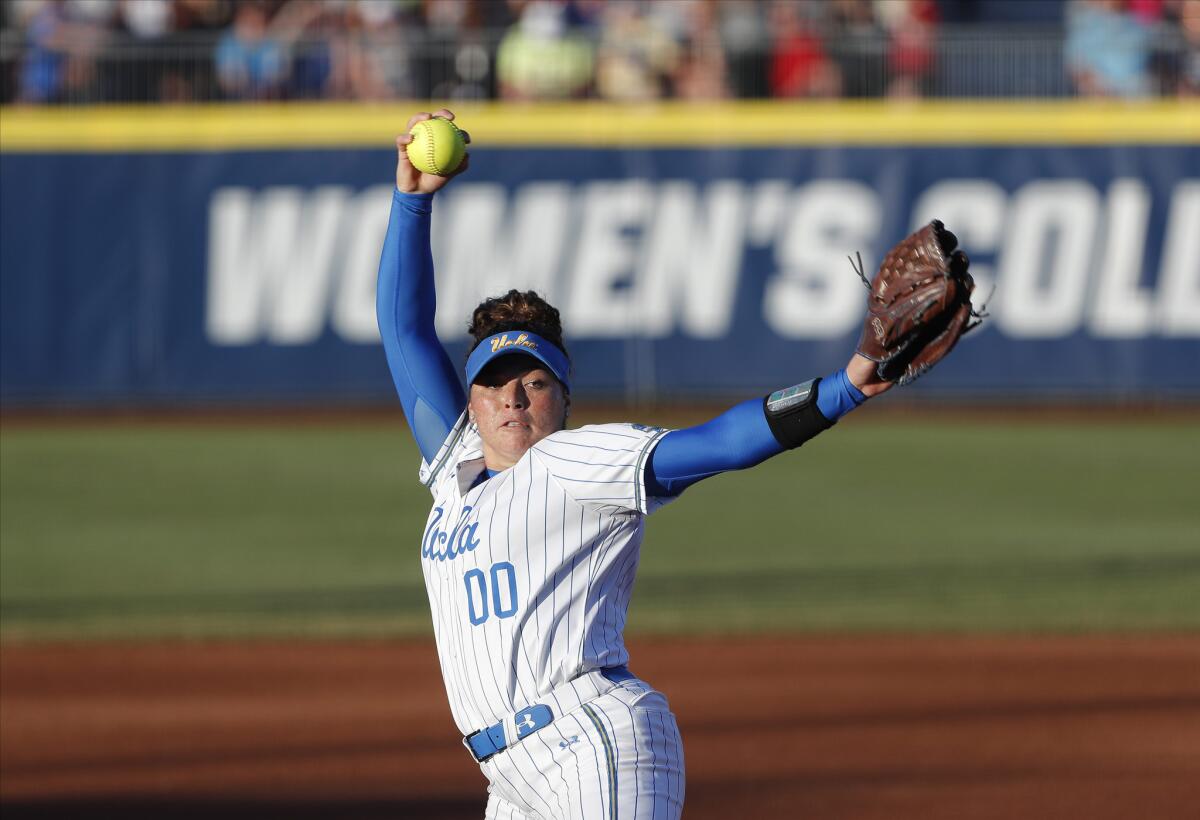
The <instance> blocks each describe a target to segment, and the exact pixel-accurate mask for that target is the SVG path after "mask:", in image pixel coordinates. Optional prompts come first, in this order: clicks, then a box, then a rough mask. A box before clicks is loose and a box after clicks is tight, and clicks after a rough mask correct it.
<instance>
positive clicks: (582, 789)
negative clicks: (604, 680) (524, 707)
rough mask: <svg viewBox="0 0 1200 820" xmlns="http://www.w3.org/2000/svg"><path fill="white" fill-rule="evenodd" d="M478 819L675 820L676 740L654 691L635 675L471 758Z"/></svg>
mask: <svg viewBox="0 0 1200 820" xmlns="http://www.w3.org/2000/svg"><path fill="white" fill-rule="evenodd" d="M479 766H480V768H481V769H483V773H484V775H485V776H486V777H487V779H488V781H489V783H490V785H489V786H488V794H489V796H488V804H487V812H486V813H485V815H484V817H485V818H486V820H510V819H511V818H521V820H526V818H529V819H530V820H532V818H537V820H558V818H570V820H616V818H620V820H635V819H636V820H642V818H645V820H677V819H678V818H679V816H680V814H681V813H682V811H683V791H684V774H683V770H684V766H683V741H682V740H681V739H680V737H679V728H678V726H676V724H675V716H674V715H673V714H671V710H670V707H669V706H668V705H667V699H666V698H665V697H663V695H662V693H661V692H659V691H657V690H656V689H654V688H653V687H651V686H650V685H649V684H647V683H645V682H644V681H641V680H638V679H636V678H634V679H631V680H626V681H623V682H622V683H619V684H617V686H616V687H615V688H614V689H612V690H611V691H609V692H608V693H606V694H604V695H601V696H600V697H597V698H594V699H592V700H590V701H588V702H587V703H585V704H583V705H582V706H580V707H579V708H577V709H575V710H573V711H571V712H568V713H567V714H565V715H563V716H561V717H559V718H558V719H557V720H555V721H554V722H553V723H551V724H549V725H548V726H546V727H545V728H543V729H542V730H540V731H538V732H535V733H534V734H532V735H530V736H529V737H527V738H525V739H524V740H522V741H521V742H520V743H517V744H515V745H514V746H511V747H509V748H508V749H506V750H505V751H503V752H501V753H499V754H497V755H495V756H494V757H492V758H490V759H488V760H486V761H484V762H483V763H481V764H479Z"/></svg>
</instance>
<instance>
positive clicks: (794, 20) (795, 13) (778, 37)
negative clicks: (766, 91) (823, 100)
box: [768, 0, 842, 97]
mask: <svg viewBox="0 0 1200 820" xmlns="http://www.w3.org/2000/svg"><path fill="white" fill-rule="evenodd" d="M823 11H824V7H823V6H815V5H808V4H805V5H799V4H796V3H792V2H789V0H775V1H774V2H772V3H771V7H770V12H769V17H768V20H769V23H770V31H771V35H772V37H773V41H772V43H771V64H770V75H769V76H770V88H771V96H772V97H836V96H837V95H838V94H839V93H841V87H842V81H841V74H840V73H839V71H838V68H837V66H836V65H834V63H833V61H832V60H830V59H829V55H828V54H827V53H826V51H825V43H824V39H823V38H822V36H821V32H820V31H819V28H818V20H817V19H814V18H815V16H816V15H819V14H821V13H823Z"/></svg>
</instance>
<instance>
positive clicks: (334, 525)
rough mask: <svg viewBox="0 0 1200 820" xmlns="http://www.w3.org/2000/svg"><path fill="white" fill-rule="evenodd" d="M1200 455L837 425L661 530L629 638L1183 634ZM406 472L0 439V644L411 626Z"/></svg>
mask: <svg viewBox="0 0 1200 820" xmlns="http://www.w3.org/2000/svg"><path fill="white" fill-rule="evenodd" d="M942 448H945V449H946V452H947V455H948V456H950V457H952V458H953V461H948V460H947V458H946V457H945V456H935V453H936V452H937V451H938V450H939V449H942ZM1198 452H1200V425H1197V424H1195V423H1189V422H1184V421H1179V420H1175V421H1172V422H1168V423H1156V422H1152V421H1130V422H1120V421H1113V422H1111V423H1099V422H1087V423H1071V422H1065V421H1060V422H1034V421H1030V420H1023V421H1019V422H1012V423H998V422H992V421H987V422H985V421H982V420H979V421H969V420H968V421H956V422H955V423H953V424H950V425H944V424H940V423H939V422H935V421H929V420H926V421H922V422H915V421H908V420H888V419H886V418H882V419H880V418H870V419H862V420H860V419H848V420H847V422H844V423H843V424H841V425H839V427H838V429H837V430H835V431H832V432H831V433H829V434H827V435H825V436H823V437H821V438H819V439H817V440H815V441H813V442H811V443H810V444H808V445H806V446H805V447H804V448H803V450H801V451H798V452H795V453H789V454H786V455H784V456H781V457H779V458H776V459H774V460H772V461H770V462H768V463H767V464H764V465H762V466H761V467H758V468H756V469H755V470H752V471H749V472H745V473H740V474H734V475H726V476H720V477H718V478H715V479H712V480H710V481H707V482H705V483H703V484H701V485H698V486H696V487H694V488H692V489H691V490H689V491H688V492H687V493H685V494H684V496H683V497H682V498H681V499H680V500H678V501H677V502H675V503H674V504H673V505H671V506H669V507H667V508H665V509H664V510H662V511H661V512H659V513H657V514H656V515H654V516H653V517H652V518H651V519H650V521H649V523H648V534H647V539H646V543H645V545H644V547H643V558H642V569H641V572H640V574H639V579H638V584H637V588H636V591H635V596H634V602H633V607H632V611H631V623H630V628H631V630H632V631H680V632H683V631H762V630H775V631H783V630H786V631H794V630H826V631H853V630H871V631H877V630H922V631H928V630H934V631H941V630H951V631H972V630H986V631H1123V630H1154V629H1163V630H1180V629H1195V628H1197V627H1200V504H1197V502H1196V500H1195V492H1196V491H1195V485H1196V468H1195V464H1194V458H1195V454H1196V453H1198ZM416 468H417V456H416V449H415V447H414V446H413V445H412V444H411V442H410V440H409V438H408V434H407V430H406V429H405V428H404V427H403V426H400V425H389V424H384V423H382V422H378V421H376V422H370V423H361V424H355V423H351V422H349V421H343V422H331V423H330V424H328V425H325V426H316V425H311V426H306V425H282V426H278V427H274V428H272V427H269V426H266V425H263V424H253V423H246V424H240V425H239V424H225V425H219V426H218V425H204V424H200V423H197V424H194V425H188V424H182V423H177V424H151V425H141V426H138V425H135V424H132V423H130V424H109V425H103V426H95V427H85V426H81V425H80V426H75V425H73V426H45V427H39V426H29V425H11V424H10V425H5V426H4V427H3V428H0V504H2V509H0V630H2V631H0V635H2V636H3V637H4V638H6V639H20V638H41V637H46V638H50V637H86V636H100V635H103V636H119V637H151V636H172V637H179V636H186V637H215V636H256V635H384V634H386V635H393V634H406V633H409V634H414V633H415V634H427V629H428V623H429V621H428V610H427V605H426V602H425V597H424V590H423V586H422V583H421V575H420V566H419V563H418V547H417V545H418V541H419V538H420V533H421V531H422V529H423V525H424V520H425V516H426V514H427V512H428V504H429V497H428V494H427V493H426V491H425V490H424V489H423V488H422V487H421V486H420V485H418V484H417V482H416Z"/></svg>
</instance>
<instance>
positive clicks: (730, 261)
mask: <svg viewBox="0 0 1200 820" xmlns="http://www.w3.org/2000/svg"><path fill="white" fill-rule="evenodd" d="M410 108H411V106H389V107H375V108H363V107H353V106H334V105H317V106H259V107H253V108H250V107H222V106H209V107H203V108H169V107H165V108H155V109H119V108H118V109H96V110H87V109H59V110H49V111H44V110H43V111H39V110H15V109H4V110H3V111H2V112H0V334H2V336H0V338H2V359H0V365H2V367H0V399H2V400H3V402H4V404H5V405H6V406H19V405H39V404H58V403H71V404H90V403H122V404H129V403H164V402H165V403H190V402H197V401H220V402H225V401H270V402H278V401H285V402H287V401H297V402H329V401H338V402H360V401H375V400H380V401H387V400H390V397H391V385H390V381H389V379H388V375H387V371H386V367H385V363H384V359H383V355H382V351H381V350H380V347H379V340H378V334H377V331H376V328H375V313H374V277H375V269H376V266H377V264H378V254H379V247H380V244H381V239H382V235H383V232H384V230H385V227H386V221H387V215H388V204H389V198H390V195H391V182H390V180H391V175H392V169H393V164H394V154H393V151H392V149H391V147H390V145H391V140H392V137H393V135H394V133H395V132H396V130H397V129H398V127H399V126H400V125H402V123H403V121H404V120H405V119H406V116H407V113H408V111H409V109H410ZM459 118H460V122H461V123H462V124H463V125H464V127H466V128H467V129H468V130H470V131H471V132H472V134H473V136H474V144H473V148H472V164H471V170H470V173H469V174H468V175H466V176H464V177H462V178H461V179H459V180H457V181H456V182H455V183H454V184H453V185H452V186H451V187H450V188H449V189H447V192H446V193H445V194H442V195H439V197H438V201H437V204H436V206H435V225H434V233H435V235H434V253H435V259H436V260H437V264H438V278H439V281H438V288H439V309H438V315H437V325H438V329H439V332H440V333H441V334H442V337H443V339H444V340H445V341H446V342H447V343H448V344H449V346H450V347H451V348H452V354H453V355H455V356H462V355H463V354H465V350H466V348H465V341H464V339H465V332H464V328H465V322H466V319H467V317H468V316H469V313H470V308H471V307H472V306H473V305H474V304H475V303H476V302H477V301H478V300H479V299H480V298H482V297H483V296H485V295H491V294H494V293H496V292H500V291H503V290H505V289H507V288H509V287H522V288H523V287H533V288H536V289H537V290H539V291H541V292H544V293H545V294H546V295H548V296H549V298H550V299H551V300H552V301H553V302H555V303H556V304H558V305H559V306H560V308H561V309H562V311H563V315H564V322H565V325H566V328H567V334H568V344H569V345H570V348H571V351H572V353H573V355H574V357H575V362H576V370H577V379H576V385H577V390H578V392H579V393H581V394H585V395H591V396H606V397H630V398H634V397H651V396H680V395H699V394H713V395H729V394H739V393H748V392H754V391H763V390H766V389H767V388H771V387H777V386H779V385H782V384H787V383H791V382H794V381H797V380H799V379H802V378H808V377H810V376H812V375H820V374H824V373H827V372H829V371H831V370H833V369H835V368H836V367H838V366H840V365H841V364H843V363H844V361H845V359H846V358H847V356H848V354H849V351H850V350H851V349H852V347H853V343H854V340H855V338H856V336H857V329H858V325H859V322H860V320H861V319H860V317H861V315H862V311H863V304H864V294H865V291H864V290H863V289H862V286H861V284H860V282H859V281H858V278H857V277H856V276H855V274H854V273H853V272H852V270H851V267H850V264H849V263H848V261H847V259H846V256H847V254H848V253H852V252H854V251H861V253H862V257H863V261H864V262H865V263H866V265H867V266H868V268H873V267H874V266H875V265H877V264H878V261H879V259H880V258H881V257H882V254H883V253H884V252H885V251H886V249H887V248H888V247H889V246H890V245H891V244H892V243H893V242H895V241H896V240H898V239H899V238H900V237H902V236H903V235H904V234H906V233H907V232H908V231H910V230H912V229H913V228H914V227H916V226H918V225H920V224H921V223H923V222H924V221H926V220H927V219H929V218H931V217H933V216H937V217H939V218H941V219H943V220H944V221H945V222H946V223H947V225H948V226H949V227H950V228H951V229H952V230H954V231H956V232H957V233H958V234H959V236H960V238H961V240H962V243H963V245H964V247H965V248H966V249H967V250H968V252H969V253H970V255H971V257H972V259H973V265H972V270H973V272H974V273H975V275H976V279H977V281H978V282H979V284H980V288H979V296H980V297H982V296H986V294H988V293H989V292H990V291H991V289H992V287H993V285H995V296H994V298H993V299H992V300H991V303H990V305H989V309H990V311H991V313H992V317H991V319H990V321H989V322H988V323H987V324H986V325H985V326H984V327H983V329H981V330H980V331H979V332H978V333H977V334H975V335H974V336H972V337H969V339H968V340H967V341H966V342H964V343H963V346H962V349H961V350H960V351H958V352H956V353H955V355H954V356H953V357H952V358H951V359H949V360H948V361H947V362H946V363H944V364H943V365H942V366H940V367H939V369H938V371H937V372H936V373H935V374H934V375H933V376H930V377H928V378H927V379H925V380H923V381H922V382H921V383H918V385H916V386H914V388H913V391H914V392H925V393H928V392H938V393H944V394H948V393H954V394H958V395H964V396H965V395H970V396H980V395H983V396H995V397H1011V396H1020V397H1030V396H1037V395H1041V394H1045V393H1047V392H1049V393H1053V394H1055V395H1063V394H1076V395H1078V394H1086V395H1090V396H1102V397H1110V398H1128V397H1145V398H1148V397H1159V396H1165V395H1189V396H1193V397H1195V396H1200V106H1197V105H1195V104H1192V105H1185V104H1153V105H1139V106H1134V107H1122V106H1116V105H1111V104H1094V103H1075V104H1067V103H1063V102H1061V101H1056V102H1053V103H1045V104H1033V103H1029V104H973V105H962V104H938V103H927V104H914V105H903V106H897V105H888V104H834V105H829V104H807V105H806V104H795V105H779V104H764V103H748V104H730V105H725V106H663V107H657V108H654V109H644V110H643V109H636V110H630V109H618V108H610V107H606V106H603V105H582V106H575V107H572V106H550V107H540V108H532V109H527V110H519V109H513V108H511V107H508V108H505V107H501V106H496V105H488V106H476V107H464V108H463V109H462V110H461V111H460V115H459Z"/></svg>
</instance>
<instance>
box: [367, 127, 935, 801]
mask: <svg viewBox="0 0 1200 820" xmlns="http://www.w3.org/2000/svg"><path fill="white" fill-rule="evenodd" d="M430 116H431V115H430V114H425V113H422V114H417V115H416V116H414V117H413V118H412V120H411V121H410V122H409V130H411V127H412V125H413V124H414V123H416V122H418V121H421V120H424V119H428V118H429V117H430ZM438 116H443V117H446V118H449V119H453V116H454V115H453V114H452V113H451V112H449V111H445V110H443V111H439V112H438ZM409 139H410V138H409V137H408V136H407V133H406V134H405V135H403V136H400V137H398V138H397V140H396V144H397V148H398V149H399V150H398V162H397V168H396V191H395V192H394V195H393V199H392V210H391V219H390V223H389V225H388V232H387V238H386V240H385V242H384V246H383V254H382V260H381V262H380V267H379V282H378V296H377V298H378V303H377V308H378V319H379V327H380V330H381V332H382V336H383V342H384V348H385V351H386V354H387V360H388V364H389V366H390V368H391V372H392V376H393V379H394V381H395V384H396V389H397V391H398V393H399V395H400V400H401V403H402V404H403V407H404V412H405V415H406V417H407V419H408V421H409V425H410V427H411V429H412V431H413V434H414V436H415V437H416V440H417V444H418V446H419V448H420V450H421V455H422V464H421V469H420V480H421V482H422V483H423V484H424V485H425V486H426V487H428V488H429V491H430V492H431V493H432V495H433V509H432V510H431V512H430V514H429V518H428V521H427V523H426V525H425V530H424V533H423V534H422V536H421V542H420V557H421V565H422V568H423V571H424V576H425V585H426V589H427V591H428V594H429V604H430V609H431V611H432V614H433V625H434V631H435V637H436V640H437V650H438V657H439V660H440V662H441V669H442V675H443V677H444V679H445V684H446V694H447V696H448V698H449V701H450V709H451V712H452V713H453V716H454V720H455V722H456V723H457V725H458V729H459V730H460V732H461V733H462V735H463V742H464V744H465V745H466V748H467V750H468V752H469V753H470V754H471V755H472V756H473V757H474V758H475V759H476V760H477V761H478V762H479V765H480V768H481V769H482V770H483V773H484V775H485V776H486V777H487V779H488V782H489V786H488V792H489V799H488V803H487V809H486V817H488V818H518V817H519V818H579V819H580V820H583V818H589V820H600V818H617V817H620V818H643V817H644V818H677V817H679V816H680V813H681V811H682V808H683V798H684V782H685V778H684V762H683V761H684V758H683V745H682V741H681V739H680V736H679V729H678V727H677V726H676V723H675V717H674V715H673V714H672V713H671V710H670V707H669V706H668V704H667V700H666V698H665V697H664V696H663V695H662V693H660V692H658V691H657V690H656V689H654V687H652V686H651V685H650V684H648V683H646V682H645V681H643V680H641V679H640V678H638V677H637V675H635V674H634V673H632V672H631V671H630V670H629V668H628V667H627V663H628V661H629V653H628V652H627V651H626V649H625V644H624V641H623V638H622V633H623V631H624V627H625V615H626V610H627V608H628V606H629V598H630V593H631V591H632V588H633V581H634V576H635V575H636V573H637V567H638V558H639V551H640V548H641V543H642V536H643V532H644V520H645V517H646V516H647V515H649V514H650V513H652V512H653V511H654V510H656V509H658V508H659V507H661V506H662V505H664V504H667V503H669V502H670V501H672V500H674V499H675V498H677V497H678V496H679V495H680V493H682V492H683V491H684V490H685V489H686V488H687V487H689V486H691V485H692V484H694V483H696V482H697V481H700V480H702V479H704V478H707V477H709V476H712V475H716V474H717V473H720V472H724V471H726V470H737V469H742V468H745V467H749V466H752V465H754V464H757V463H759V462H761V461H763V460H764V459H766V458H769V457H770V456H773V455H776V454H778V453H780V452H783V451H784V450H785V449H790V448H793V447H798V446H799V445H800V444H802V443H803V442H804V441H805V440H807V439H809V438H811V437H812V436H814V435H816V434H817V433H819V432H821V431H823V430H825V429H827V428H828V427H830V426H831V425H832V424H833V423H834V422H835V421H836V420H837V419H838V418H839V417H840V416H842V415H844V414H845V413H847V412H849V411H850V410H852V409H853V408H854V407H856V406H858V405H859V404H861V403H862V402H863V401H864V400H865V399H866V398H867V397H868V396H871V395H875V394H877V393H881V392H883V391H885V390H887V389H888V388H889V387H891V386H892V383H893V381H895V380H896V379H894V378H893V379H886V378H883V377H882V376H881V371H882V370H883V364H882V363H881V362H882V359H880V358H879V357H875V359H876V360H875V361H872V360H869V359H867V358H865V357H864V356H862V355H857V354H856V355H855V356H853V357H852V359H851V362H850V364H849V365H848V366H847V368H846V369H844V370H839V371H837V372H836V373H834V374H832V375H831V376H829V377H827V378H824V379H814V380H812V381H809V382H805V383H803V384H799V385H796V386H794V387H791V388H788V389H785V390H780V391H777V392H775V393H773V394H771V395H770V396H768V397H766V398H765V399H764V398H761V397H760V398H756V399H752V400H749V401H746V402H744V403H742V404H739V405H736V406H735V407H733V408H731V409H730V410H728V411H726V412H725V413H723V414H722V415H720V416H718V417H716V418H714V419H712V420H711V421H709V422H707V423H705V424H702V425H700V426H697V427H693V428H689V429H682V430H671V431H667V430H661V429H656V428H650V427H644V426H641V425H637V424H601V425H594V426H586V427H582V428H579V429H573V430H572V429H567V422H568V417H569V414H570V409H571V366H570V360H569V358H568V356H567V351H566V347H565V345H564V344H563V336H562V327H561V324H560V321H559V314H558V311H557V310H555V309H554V308H553V307H551V306H550V305H549V304H547V303H546V302H545V301H544V300H542V299H541V298H540V297H538V295H537V294H536V293H533V292H524V293H521V292H517V291H515V290H514V291H510V292H508V293H507V294H505V295H503V296H500V297H497V298H494V299H488V300H486V301H484V302H483V303H482V304H480V305H479V306H478V307H477V308H476V309H475V311H474V315H473V316H472V318H471V324H470V331H471V334H472V336H473V337H474V340H475V345H474V347H473V349H472V352H471V353H470V355H469V357H468V359H467V362H466V368H465V374H464V375H465V383H466V387H467V390H466V393H465V394H464V392H463V389H462V387H461V386H460V381H459V374H458V372H457V371H456V369H455V367H454V366H453V365H452V364H451V362H450V359H449V358H448V356H447V354H446V352H445V351H444V349H443V348H442V346H441V344H440V343H439V342H438V339H437V337H436V335H435V333H434V275H433V260H432V254H431V251H430V243H429V231H430V221H431V218H432V217H431V214H432V210H433V204H434V195H435V194H436V192H437V191H438V190H439V189H441V188H442V187H443V186H444V185H446V183H447V182H448V181H449V178H448V177H440V176H434V175H430V174H423V173H420V172H419V171H417V170H416V169H415V168H413V166H412V165H411V164H410V162H409V159H408V156H407V154H406V152H405V150H404V146H405V145H406V144H407V143H408V141H409ZM465 168H466V164H465V163H464V165H463V166H462V168H460V170H459V173H461V171H462V170H465ZM947 349H948V348H947ZM943 355H944V353H943Z"/></svg>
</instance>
